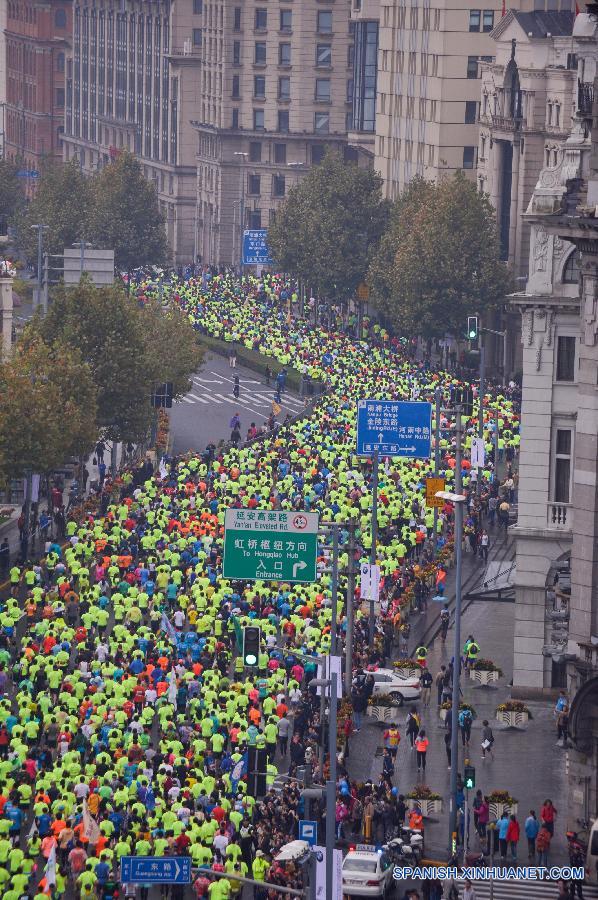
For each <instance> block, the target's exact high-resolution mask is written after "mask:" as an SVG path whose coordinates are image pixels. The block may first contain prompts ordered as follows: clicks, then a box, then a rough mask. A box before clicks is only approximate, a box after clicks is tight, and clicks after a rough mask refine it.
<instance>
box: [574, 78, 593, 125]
mask: <svg viewBox="0 0 598 900" xmlns="http://www.w3.org/2000/svg"><path fill="white" fill-rule="evenodd" d="M593 106H594V85H593V84H589V83H588V82H586V81H578V82H577V111H578V113H579V115H580V116H584V117H586V118H591V116H592V109H593Z"/></svg>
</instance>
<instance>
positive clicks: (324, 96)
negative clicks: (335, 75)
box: [316, 78, 330, 103]
mask: <svg viewBox="0 0 598 900" xmlns="http://www.w3.org/2000/svg"><path fill="white" fill-rule="evenodd" d="M316 100H319V101H320V102H321V103H330V78H316Z"/></svg>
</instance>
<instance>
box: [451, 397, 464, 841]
mask: <svg viewBox="0 0 598 900" xmlns="http://www.w3.org/2000/svg"><path fill="white" fill-rule="evenodd" d="M455 413H456V423H455V424H456V428H455V433H456V439H457V450H456V454H455V497H459V496H461V497H462V499H460V500H455V504H454V505H455V532H454V534H455V537H454V541H455V562H456V573H455V576H456V583H455V643H454V649H453V701H452V707H451V794H450V807H449V858H450V857H452V856H453V854H454V852H455V848H456V842H457V773H458V769H459V733H458V732H459V687H460V670H461V569H462V543H463V500H464V498H463V495H462V489H463V485H462V478H461V462H462V458H461V457H462V450H463V448H462V438H463V431H462V422H461V405H460V404H459V405H458V406H457V408H456V410H455Z"/></svg>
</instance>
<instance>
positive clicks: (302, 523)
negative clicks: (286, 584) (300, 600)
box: [222, 509, 318, 582]
mask: <svg viewBox="0 0 598 900" xmlns="http://www.w3.org/2000/svg"><path fill="white" fill-rule="evenodd" d="M317 548H318V514H317V513H307V512H302V511H299V512H293V511H283V510H271V509H269V510H266V509H227V511H226V516H225V520H224V560H223V564H222V572H223V575H224V577H225V578H235V579H237V578H238V579H241V580H253V581H255V580H263V581H301V582H311V581H315V580H316V558H317V552H318V549H317Z"/></svg>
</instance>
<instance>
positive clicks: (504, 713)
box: [496, 710, 529, 728]
mask: <svg viewBox="0 0 598 900" xmlns="http://www.w3.org/2000/svg"><path fill="white" fill-rule="evenodd" d="M496 721H497V722H502V723H503V725H506V726H507V728H524V727H525V726H526V725H527V723H528V722H529V715H528V714H527V713H526V712H516V711H514V710H499V711H498V712H497V713H496Z"/></svg>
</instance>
